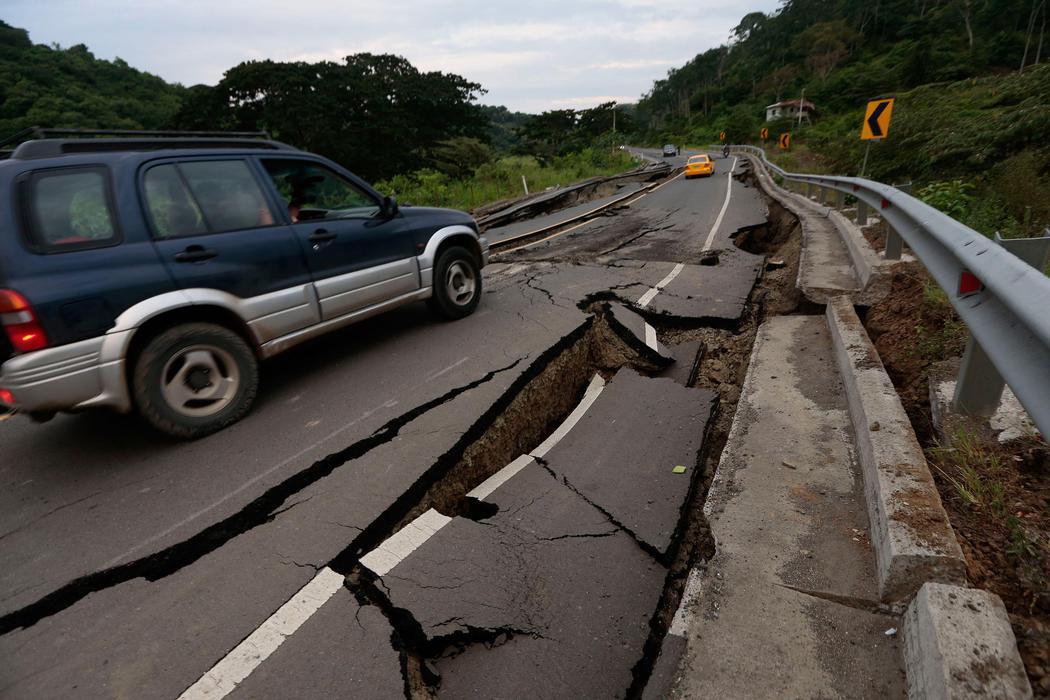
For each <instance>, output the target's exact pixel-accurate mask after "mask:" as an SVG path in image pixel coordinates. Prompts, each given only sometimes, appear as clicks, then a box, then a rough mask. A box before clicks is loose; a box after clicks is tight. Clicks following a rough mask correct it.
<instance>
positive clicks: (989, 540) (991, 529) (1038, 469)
mask: <svg viewBox="0 0 1050 700" xmlns="http://www.w3.org/2000/svg"><path fill="white" fill-rule="evenodd" d="M928 284H929V277H928V275H927V273H926V272H925V270H923V269H922V268H921V267H920V266H918V265H915V266H908V267H906V268H904V269H903V271H902V272H901V273H900V274H898V275H897V276H896V277H895V279H894V282H893V286H892V288H891V291H890V294H889V296H887V297H886V299H884V300H883V301H881V302H879V303H878V304H876V305H875V306H873V307H871V308H870V309H869V310H868V312H867V315H866V326H867V330H868V333H869V335H870V336H871V338H872V340H873V341H874V343H875V347H876V348H877V349H878V351H879V355H880V356H881V357H882V361H883V364H884V365H885V367H886V370H887V372H888V374H889V376H890V378H891V379H892V380H893V383H894V385H895V386H896V388H897V392H898V393H899V395H900V397H901V401H902V402H903V404H904V408H905V410H906V411H907V413H908V416H909V418H910V419H911V422H912V426H913V427H914V428H915V432H916V434H917V435H918V437H919V440H920V441H921V442H922V444H923V445H924V446H925V447H926V448H927V449H928V456H929V461H930V464H931V467H932V469H931V471H932V472H933V476H934V480H935V481H936V483H937V488H938V490H939V491H940V495H941V500H942V502H943V504H944V507H945V510H946V511H947V513H948V517H949V519H950V520H951V523H952V526H953V528H954V529H955V535H956V538H957V539H958V540H959V545H960V546H961V547H962V550H963V553H964V555H965V556H966V564H967V575H968V577H969V580H970V583H971V584H972V585H973V586H975V587H977V588H981V589H984V590H988V591H991V592H992V593H995V594H996V595H998V596H999V597H1000V598H1002V599H1003V603H1004V604H1005V605H1006V609H1007V611H1008V612H1009V614H1010V622H1011V624H1012V626H1013V630H1014V635H1015V636H1016V637H1017V646H1018V650H1019V651H1020V653H1021V659H1022V660H1023V661H1024V664H1025V669H1026V670H1027V672H1028V678H1029V680H1030V681H1031V683H1032V689H1033V691H1034V693H1035V696H1036V697H1039V698H1050V583H1048V582H1050V448H1048V446H1047V444H1046V443H1045V442H1042V441H1039V442H1036V441H1031V440H1029V441H1025V442H1022V441H1018V442H1014V443H1011V444H1008V445H1005V446H1004V445H999V444H998V442H996V441H995V440H994V439H992V440H989V439H988V437H987V436H982V437H978V436H970V437H969V438H968V445H967V446H968V447H970V449H969V450H968V454H969V456H970V458H969V459H966V460H963V459H961V455H960V451H961V447H960V446H959V444H958V443H957V445H956V449H955V450H952V449H945V448H944V447H939V446H938V445H937V441H936V435H935V433H934V430H933V427H932V424H931V419H930V405H929V387H928V375H929V370H930V366H931V365H932V364H933V363H935V362H939V361H941V360H944V359H946V358H949V357H957V356H960V355H961V354H962V350H963V347H964V344H965V333H960V332H959V325H958V320H957V319H956V318H955V315H954V313H953V312H952V311H951V309H950V307H948V306H947V305H945V304H943V303H937V302H936V301H935V300H931V299H930V298H929V294H928V293H926V294H924V291H926V289H927V285H928ZM974 455H976V457H975V456H974ZM964 464H965V466H967V467H970V468H972V471H970V472H968V473H964V472H963V471H962V469H961V467H962V466H963V465H964ZM1000 489H1001V491H1000ZM975 491H981V493H980V494H979V495H977V494H975ZM967 494H971V495H969V496H968V495H967ZM975 496H976V497H975ZM975 501H976V502H975Z"/></svg>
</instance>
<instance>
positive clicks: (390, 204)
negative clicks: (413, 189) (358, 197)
mask: <svg viewBox="0 0 1050 700" xmlns="http://www.w3.org/2000/svg"><path fill="white" fill-rule="evenodd" d="M379 213H380V214H382V215H383V218H385V219H392V218H394V217H395V216H397V198H396V197H391V196H389V195H388V196H386V197H383V203H382V204H381V205H380V206H379Z"/></svg>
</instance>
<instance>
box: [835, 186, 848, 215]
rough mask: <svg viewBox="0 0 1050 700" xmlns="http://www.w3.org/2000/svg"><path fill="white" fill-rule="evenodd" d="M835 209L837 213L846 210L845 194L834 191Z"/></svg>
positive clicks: (840, 191)
mask: <svg viewBox="0 0 1050 700" xmlns="http://www.w3.org/2000/svg"><path fill="white" fill-rule="evenodd" d="M835 208H836V209H838V210H839V211H842V210H843V209H845V208H846V193H845V192H843V191H842V190H835Z"/></svg>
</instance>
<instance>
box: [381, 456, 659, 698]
mask: <svg viewBox="0 0 1050 700" xmlns="http://www.w3.org/2000/svg"><path fill="white" fill-rule="evenodd" d="M485 501H486V502H488V503H491V504H494V505H496V506H497V507H498V508H499V511H498V512H497V513H496V514H495V515H493V516H492V517H489V518H486V519H484V520H481V521H477V522H476V521H473V520H468V519H466V518H454V519H453V520H452V522H450V523H449V524H448V525H446V526H445V527H443V528H441V530H440V531H438V532H437V533H436V534H435V535H433V536H432V537H431V538H429V539H428V540H427V541H426V542H424V543H423V544H422V545H420V546H419V548H418V549H416V550H415V551H414V552H413V553H412V555H411V556H409V557H407V558H405V559H404V560H403V561H402V562H401V563H399V564H398V565H397V566H395V567H394V568H393V569H392V570H391V571H390V572H388V573H387V574H386V575H384V576H382V577H381V578H380V579H379V580H378V582H377V587H378V589H379V590H381V591H383V592H384V594H385V595H386V596H387V597H388V599H389V601H390V603H391V605H392V606H393V607H394V608H397V609H399V610H401V611H404V612H405V613H407V614H408V615H411V617H412V619H413V620H414V624H416V625H418V629H419V631H420V633H421V634H422V635H423V637H424V638H425V645H426V646H427V647H428V649H429V650H431V651H438V650H440V648H442V647H446V646H448V647H449V650H448V651H447V652H446V653H445V654H443V655H441V656H440V657H439V658H438V659H437V660H436V662H435V667H436V669H437V672H438V673H439V674H440V677H441V681H440V687H439V691H438V692H439V695H440V696H442V697H485V698H519V697H523V696H525V695H530V694H534V693H535V691H536V689H537V687H539V685H538V684H540V683H541V681H540V680H539V679H542V685H543V686H544V687H547V688H550V689H557V694H558V695H561V696H564V697H622V696H623V695H624V694H625V693H626V691H627V688H628V687H629V686H630V685H631V681H632V675H631V668H632V667H633V665H634V664H635V663H636V662H637V661H638V660H639V659H640V658H641V657H642V654H643V647H644V645H645V641H646V639H647V638H648V635H649V619H650V617H651V616H652V614H653V611H654V610H655V609H656V606H657V603H658V601H659V599H660V595H661V592H662V588H663V581H664V577H665V575H666V570H665V569H664V567H663V566H662V565H660V564H659V563H658V562H656V561H655V560H654V559H653V558H652V557H651V556H650V555H649V554H647V553H646V552H644V551H643V550H642V549H641V548H640V547H639V546H638V545H637V543H636V542H635V541H634V540H633V539H632V538H631V537H630V536H629V535H627V534H626V533H625V532H624V531H623V530H622V529H621V528H619V527H617V526H616V525H615V524H613V523H612V522H610V521H609V519H608V518H607V517H606V516H605V515H603V514H602V513H601V512H600V511H599V510H598V509H596V508H594V507H593V506H591V505H590V504H588V503H587V502H586V501H585V500H584V499H582V498H580V497H579V496H578V495H577V494H576V493H575V492H573V491H572V490H571V489H569V488H568V487H566V486H565V485H564V484H562V483H561V482H560V481H559V480H557V479H555V478H554V477H553V476H552V475H551V474H550V473H549V472H547V471H546V470H545V469H544V468H543V467H542V466H540V465H538V464H535V463H529V464H527V465H526V466H525V467H524V468H522V469H521V470H520V471H519V472H518V473H517V474H516V475H515V476H513V478H512V479H511V480H510V481H508V482H507V483H506V484H503V485H502V486H500V488H498V489H497V490H496V491H495V492H494V493H491V494H490V495H488V496H487V497H486V498H485ZM596 647H597V648H600V649H601V652H602V653H601V654H596V653H594V649H595V648H596Z"/></svg>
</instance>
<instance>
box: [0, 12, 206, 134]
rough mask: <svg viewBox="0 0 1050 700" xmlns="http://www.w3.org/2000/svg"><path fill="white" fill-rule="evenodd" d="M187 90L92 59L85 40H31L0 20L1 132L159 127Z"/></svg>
mask: <svg viewBox="0 0 1050 700" xmlns="http://www.w3.org/2000/svg"><path fill="white" fill-rule="evenodd" d="M184 93H185V89H184V88H183V87H182V86H180V85H172V84H170V83H167V82H165V81H164V80H162V79H161V78H158V77H157V76H155V75H150V74H149V73H144V72H142V71H139V70H136V69H134V68H132V67H131V66H129V65H128V64H127V63H125V62H124V61H122V60H121V59H119V58H118V59H116V60H114V61H105V60H102V59H98V58H95V56H93V55H92V54H91V52H90V51H89V50H88V48H87V47H86V46H84V45H83V44H78V45H76V46H72V47H70V48H68V49H62V48H58V47H51V46H44V45H43V44H34V43H32V42H31V41H30V39H29V34H28V33H27V32H26V31H25V30H24V29H19V28H17V27H12V26H10V25H8V24H6V23H4V22H3V21H0V136H7V135H9V134H12V133H14V132H16V131H19V130H21V129H24V128H25V127H27V126H34V125H40V126H50V127H66V128H106V129H159V128H162V127H164V126H166V125H167V123H168V122H169V121H170V119H171V118H172V116H173V115H174V114H175V113H176V112H177V111H178V109H179V106H180V105H181V104H182V99H183V95H184Z"/></svg>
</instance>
